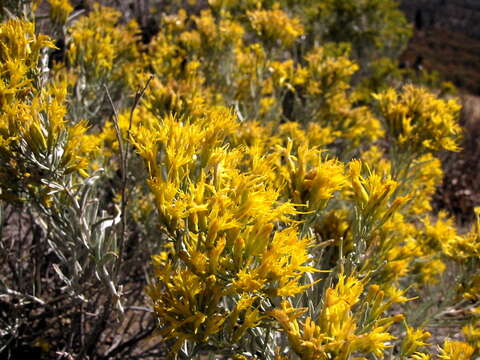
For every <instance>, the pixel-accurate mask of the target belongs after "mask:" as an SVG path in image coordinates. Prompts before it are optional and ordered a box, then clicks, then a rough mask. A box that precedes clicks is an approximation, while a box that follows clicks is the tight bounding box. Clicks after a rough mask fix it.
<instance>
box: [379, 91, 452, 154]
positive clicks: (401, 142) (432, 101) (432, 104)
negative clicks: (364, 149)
mask: <svg viewBox="0 0 480 360" xmlns="http://www.w3.org/2000/svg"><path fill="white" fill-rule="evenodd" d="M375 98H376V99H377V100H378V102H379V104H380V111H381V114H382V116H383V118H384V120H385V125H386V127H387V129H388V132H389V135H390V136H391V137H392V139H393V141H394V142H395V143H396V144H397V146H398V147H399V148H400V151H405V152H408V151H413V152H419V151H421V150H422V149H425V150H430V151H431V150H433V151H439V150H450V151H458V150H459V149H458V146H457V143H456V139H458V137H459V135H460V127H459V125H458V124H457V123H456V121H455V119H456V117H457V114H458V112H459V110H460V106H459V105H458V103H457V102H456V101H455V100H448V101H445V100H441V99H437V98H435V96H434V95H433V94H432V93H430V92H428V91H427V90H425V89H423V88H419V87H415V86H413V85H405V86H404V87H403V89H402V91H401V92H400V93H397V92H396V91H395V90H393V89H389V90H387V91H385V92H384V93H381V94H377V95H375Z"/></svg>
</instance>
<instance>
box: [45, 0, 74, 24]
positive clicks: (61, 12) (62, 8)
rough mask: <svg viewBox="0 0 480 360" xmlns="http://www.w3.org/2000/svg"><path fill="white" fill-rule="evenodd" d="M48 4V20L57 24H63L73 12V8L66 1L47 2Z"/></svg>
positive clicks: (51, 0) (52, 0) (50, 0)
mask: <svg viewBox="0 0 480 360" xmlns="http://www.w3.org/2000/svg"><path fill="white" fill-rule="evenodd" d="M48 2H49V3H50V18H51V19H52V20H53V21H54V22H56V23H58V24H61V25H63V24H65V23H66V21H67V18H68V15H69V14H70V13H71V12H72V11H73V6H72V5H71V4H70V2H69V1H68V0H48Z"/></svg>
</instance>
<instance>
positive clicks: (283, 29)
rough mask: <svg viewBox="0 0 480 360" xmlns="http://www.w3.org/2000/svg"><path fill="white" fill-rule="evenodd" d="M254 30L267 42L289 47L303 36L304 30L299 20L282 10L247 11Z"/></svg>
mask: <svg viewBox="0 0 480 360" xmlns="http://www.w3.org/2000/svg"><path fill="white" fill-rule="evenodd" d="M247 16H248V18H249V20H250V24H251V25H252V27H253V29H254V30H255V31H256V32H257V34H258V35H259V36H261V37H262V38H263V39H264V40H265V41H267V42H272V43H274V42H275V41H277V40H278V41H279V42H280V43H281V44H282V45H283V46H285V47H288V46H291V45H292V44H293V42H294V41H295V40H296V39H297V38H298V37H299V36H300V35H302V34H303V32H304V29H303V26H302V24H301V23H300V19H298V18H290V17H288V15H287V14H286V13H285V12H283V11H282V10H280V9H274V10H254V11H247Z"/></svg>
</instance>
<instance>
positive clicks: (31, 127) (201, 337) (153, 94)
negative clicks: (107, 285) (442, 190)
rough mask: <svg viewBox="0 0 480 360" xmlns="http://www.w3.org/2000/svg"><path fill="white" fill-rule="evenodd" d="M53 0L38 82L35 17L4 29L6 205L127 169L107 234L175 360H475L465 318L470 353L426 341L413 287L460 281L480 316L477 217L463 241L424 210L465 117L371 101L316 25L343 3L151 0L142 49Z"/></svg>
mask: <svg viewBox="0 0 480 360" xmlns="http://www.w3.org/2000/svg"><path fill="white" fill-rule="evenodd" d="M49 2H50V5H51V15H50V17H51V19H52V20H53V21H54V22H56V26H57V25H58V24H61V25H62V26H63V25H64V26H65V27H66V28H65V33H66V39H65V40H66V59H65V61H63V62H60V63H58V64H54V65H53V66H52V68H51V69H47V68H48V61H47V60H48V58H47V57H46V56H47V55H48V51H49V50H48V49H53V48H54V45H53V42H52V41H51V40H50V39H49V38H47V37H45V36H42V35H37V34H36V33H35V30H34V29H35V26H34V24H32V23H28V22H25V21H22V20H18V19H10V20H8V21H5V22H4V23H2V24H1V25H0V60H1V61H0V159H1V164H0V186H1V192H0V194H1V198H2V199H3V200H6V201H15V200H18V199H19V198H22V197H26V198H28V196H30V199H35V200H38V199H39V198H40V201H41V204H42V205H48V197H49V196H50V195H51V194H52V193H54V192H56V191H58V192H61V191H64V188H65V186H66V185H65V186H64V187H62V184H67V185H69V186H71V187H72V188H76V186H77V185H79V186H82V185H85V184H89V182H88V181H90V179H83V178H82V177H81V176H78V174H80V175H83V176H84V177H86V178H87V177H88V174H89V172H90V170H92V169H96V168H99V167H104V168H105V173H106V175H105V178H106V179H107V178H108V180H109V181H111V182H115V181H117V177H118V176H117V175H118V174H120V175H121V177H122V183H123V186H124V187H125V189H123V190H124V191H123V192H122V194H117V193H115V191H117V189H116V188H115V189H113V190H112V189H103V191H104V192H105V198H108V199H109V198H110V197H111V198H112V199H113V200H112V201H113V202H114V205H115V206H116V205H118V204H120V205H122V219H124V220H125V221H124V222H123V224H122V225H123V227H124V229H123V230H122V231H124V233H123V234H122V236H121V237H122V238H125V237H127V234H128V233H129V232H130V230H131V229H129V226H134V227H135V229H136V230H135V231H136V232H138V236H139V238H141V239H142V241H145V242H146V243H148V246H146V247H145V248H146V249H155V250H154V251H155V252H154V253H149V254H148V256H151V257H152V264H151V265H152V268H153V276H152V279H151V281H150V283H149V285H148V286H147V293H148V295H149V296H150V298H151V301H152V303H153V308H154V314H152V316H156V318H157V319H158V321H159V326H160V334H161V335H162V336H163V337H164V338H165V339H166V340H172V344H174V345H173V348H172V349H171V351H172V354H173V356H175V355H176V354H178V353H182V356H184V357H185V358H195V356H197V355H198V354H203V352H204V351H206V350H208V351H210V352H211V355H212V356H215V355H225V357H230V358H235V359H253V358H259V359H270V360H271V359H278V360H280V359H284V360H286V359H297V358H301V359H315V360H354V359H355V360H365V359H381V358H384V357H385V356H386V355H387V354H388V353H390V354H391V356H390V357H391V358H392V359H393V358H398V359H400V360H407V359H408V360H422V359H423V360H425V359H434V358H436V359H445V360H447V359H461V360H463V359H465V360H467V359H473V358H474V356H476V355H477V354H478V352H479V349H478V346H479V345H478V342H479V334H478V332H479V331H478V326H477V323H476V322H475V321H474V319H473V318H474V314H470V313H469V315H468V316H469V321H468V323H467V322H465V324H468V325H466V326H465V327H464V328H463V334H464V337H465V342H463V341H451V340H448V339H447V340H445V342H444V344H443V346H440V347H438V348H437V347H436V345H438V344H435V343H433V340H432V344H429V343H427V339H429V338H430V333H429V332H427V331H426V330H424V328H423V327H418V328H417V327H413V326H412V323H413V320H411V319H415V315H416V314H415V312H416V311H417V310H416V309H417V306H418V307H420V308H421V307H424V308H427V307H428V306H427V305H428V304H429V303H433V304H439V305H438V307H439V308H440V307H441V305H442V304H440V303H441V301H439V299H438V298H433V300H432V297H430V298H429V297H428V296H431V293H434V292H435V291H431V289H437V287H439V288H440V287H441V286H442V285H444V284H443V282H442V281H439V280H440V279H441V276H443V275H442V274H450V273H451V272H454V271H459V272H460V274H461V276H459V277H458V278H459V279H460V280H459V282H460V284H459V286H458V288H455V286H452V287H451V288H452V289H456V290H455V291H454V290H452V291H451V292H455V294H454V295H453V296H452V299H453V300H452V301H458V303H456V304H455V305H456V306H459V307H461V306H464V305H465V304H468V306H469V307H470V308H477V309H478V306H479V301H480V296H479V289H480V277H479V276H478V274H477V273H475V271H478V264H479V261H480V212H478V211H477V221H476V223H475V224H474V225H473V227H472V229H471V231H470V232H468V233H466V234H461V232H459V231H457V228H456V227H455V223H454V219H453V218H451V217H449V216H448V215H446V214H444V213H442V212H440V213H438V214H433V213H431V211H432V206H431V202H432V197H433V195H434V193H435V191H436V187H437V186H438V185H439V184H440V183H441V181H442V170H441V163H440V160H439V158H437V157H436V156H435V152H437V151H440V150H452V151H456V150H458V140H459V134H460V127H459V125H458V124H457V115H458V111H459V105H458V104H457V103H456V101H454V100H444V99H440V98H437V97H436V96H435V95H434V94H433V92H430V91H429V90H426V89H424V88H423V87H420V86H414V85H406V86H404V87H403V88H402V89H401V90H398V91H397V90H393V89H389V90H386V91H384V92H380V93H378V94H376V95H372V94H371V93H372V92H373V89H370V88H369V86H368V85H365V84H369V83H372V81H370V80H372V79H371V78H368V76H369V75H368V73H369V71H368V65H367V69H366V70H365V71H361V70H363V67H364V66H366V64H365V61H366V60H365V59H364V58H362V57H361V56H360V53H359V49H358V48H355V46H354V45H353V44H346V43H339V42H336V43H328V42H327V41H322V42H320V41H318V40H319V36H320V35H317V34H313V33H310V32H311V31H313V30H312V29H317V30H318V31H319V32H320V33H321V34H322V35H321V36H322V39H330V37H329V36H333V34H334V33H335V31H338V29H335V28H331V29H330V31H327V30H326V29H322V28H321V27H320V25H319V24H317V22H316V21H313V20H312V19H313V17H314V15H315V14H317V15H318V14H325V13H329V14H332V16H333V15H335V18H338V19H343V17H342V16H343V15H345V16H346V15H348V14H349V13H350V12H352V11H353V13H355V11H354V10H355V9H357V7H358V6H359V5H358V3H352V2H351V1H347V0H346V1H345V2H343V1H342V2H341V3H342V4H343V5H345V6H344V7H341V6H340V5H341V4H340V3H339V4H337V6H339V7H341V8H342V9H343V10H342V11H339V12H335V11H334V10H335V9H336V8H335V7H334V5H335V3H338V2H335V1H328V2H317V3H318V4H316V3H315V2H310V1H290V0H288V1H281V2H271V1H257V0H255V1H247V2H240V3H239V2H234V1H219V0H211V1H209V2H208V4H207V3H205V2H204V4H203V5H202V7H201V9H200V8H197V7H195V6H194V5H195V4H194V2H189V4H190V5H188V6H185V7H179V5H178V4H179V3H178V2H172V3H170V2H166V3H168V4H169V5H168V6H167V7H166V8H165V9H166V10H165V13H162V14H160V15H158V21H159V25H160V26H159V31H158V33H157V34H155V35H154V36H153V37H152V39H143V40H145V42H144V43H141V42H140V28H139V26H138V25H137V24H136V23H135V22H129V23H126V24H125V23H124V22H122V19H121V16H122V14H121V13H120V12H118V11H116V10H113V9H110V8H107V7H102V6H100V5H98V4H96V5H93V7H92V10H91V11H90V12H89V13H88V14H85V15H83V16H80V17H79V18H78V19H72V21H70V20H68V21H67V19H68V16H69V14H70V13H71V11H72V8H71V6H70V5H69V3H68V1H63V0H50V1H49ZM384 2H387V1H386V0H385V1H384ZM314 3H315V4H314ZM366 3H371V1H370V0H368V1H367V0H365V1H362V4H366ZM377 3H378V1H377V2H375V4H377ZM348 4H350V5H348ZM170 5H171V6H170ZM343 5H342V6H343ZM347 5H348V6H347ZM378 6H379V5H378ZM193 8H195V11H192V9H193ZM171 9H173V10H171ZM342 14H343V15H342ZM327 23H328V22H325V24H327ZM325 26H326V25H325ZM332 26H333V25H332ZM350 30H351V29H350ZM392 36H394V34H393V35H392ZM375 39H376V40H375ZM330 40H331V39H330ZM370 40H372V39H370ZM352 41H353V40H352ZM372 41H374V42H375V41H377V42H379V41H380V40H379V39H378V38H374V39H373V40H372ZM318 44H322V46H318ZM297 45H298V46H297ZM357 45H358V44H357ZM382 46H383V47H385V46H386V45H385V44H383V45H382ZM355 57H357V58H356V60H354V58H355ZM361 67H362V69H360V68H361ZM47 70H49V71H50V74H48V73H49V71H47ZM150 75H152V76H150ZM365 77H367V78H366V79H365ZM147 79H150V80H147ZM363 80H365V82H363ZM358 84H362V85H358ZM134 90H135V91H137V93H136V96H135V97H132V96H130V95H131V93H132V91H134ZM365 92H367V93H365ZM372 99H375V100H372ZM375 101H376V103H378V106H377V108H375V106H374V104H372V102H375ZM99 150H101V151H99ZM117 173H118V174H117ZM104 180H105V179H104ZM102 181H103V180H102ZM106 183H107V182H105V183H103V185H102V186H104V187H106V185H105V184H106ZM116 185H117V184H116ZM110 195H111V196H110ZM81 196H82V195H78V193H75V194H73V195H72V199H73V200H74V201H77V200H78V198H80V197H81ZM73 200H72V201H73ZM127 200H129V201H128V204H127ZM32 201H33V200H32ZM98 202H99V203H100V202H101V201H100V200H98ZM97 210H98V212H100V210H99V209H95V211H97ZM127 217H128V221H127V220H126V219H127ZM102 226H103V225H102ZM112 231H115V230H112ZM131 232H132V233H133V230H132V231H131ZM116 235H118V234H116ZM112 238H116V236H113V235H112ZM149 251H151V250H149ZM112 254H113V253H109V254H108V255H109V256H110V255H112ZM114 255H116V256H118V259H119V260H118V261H123V260H124V258H122V256H123V257H126V255H125V254H122V251H121V250H119V251H118V253H115V254H114ZM119 269H120V270H118V271H119V272H121V271H123V270H122V269H123V268H122V266H119ZM452 278H453V276H452ZM438 293H440V291H439V292H438ZM407 294H408V295H407ZM434 295H435V294H434ZM407 296H408V297H410V296H411V297H412V298H407ZM414 299H415V300H414ZM449 300H451V299H449ZM407 302H408V306H406V305H405V303H407ZM410 308H411V309H413V310H409V309H410ZM434 310H435V309H434ZM434 310H432V311H434ZM443 314H444V313H440V314H439V315H438V318H441V316H443ZM436 319H437V318H436ZM440 320H441V319H440ZM440 320H438V321H440ZM424 325H425V328H427V329H429V328H428V327H427V326H428V324H424ZM263 352H264V353H263ZM252 354H255V355H252ZM254 356H255V357H254Z"/></svg>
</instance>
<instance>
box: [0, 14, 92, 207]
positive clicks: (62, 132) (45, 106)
mask: <svg viewBox="0 0 480 360" xmlns="http://www.w3.org/2000/svg"><path fill="white" fill-rule="evenodd" d="M19 34H20V35H19ZM0 47H1V50H0V58H1V65H0V67H1V70H0V73H1V75H0V88H1V89H0V153H1V157H2V166H1V171H0V183H1V186H2V197H4V198H7V199H9V200H13V199H20V198H21V195H22V193H24V192H26V191H27V192H31V193H34V194H37V193H38V192H39V191H41V194H39V196H41V197H42V198H43V199H44V200H45V199H46V194H47V192H48V190H49V186H47V187H45V184H47V183H48V180H58V177H59V176H65V175H68V174H70V173H72V172H76V171H79V172H80V173H81V174H82V175H87V173H86V170H87V169H88V166H89V161H88V154H89V153H91V152H92V151H94V150H95V147H96V142H95V141H93V142H92V141H91V140H92V139H89V138H88V137H86V136H85V133H86V130H87V124H86V123H84V122H79V123H76V124H72V125H69V124H68V123H67V122H66V120H65V116H66V112H67V109H66V105H65V102H66V96H67V90H66V84H65V83H62V82H57V83H51V84H48V86H46V85H45V84H43V81H44V80H43V77H44V76H45V74H43V73H42V69H40V68H38V67H37V64H38V63H39V61H40V57H41V50H42V49H43V48H54V45H53V43H52V42H51V40H50V39H48V38H47V37H46V36H42V35H39V36H37V35H36V34H35V32H34V25H33V24H32V23H28V22H24V21H21V20H17V19H13V20H9V21H7V22H6V23H4V24H1V25H0ZM40 189H41V190H40Z"/></svg>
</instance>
